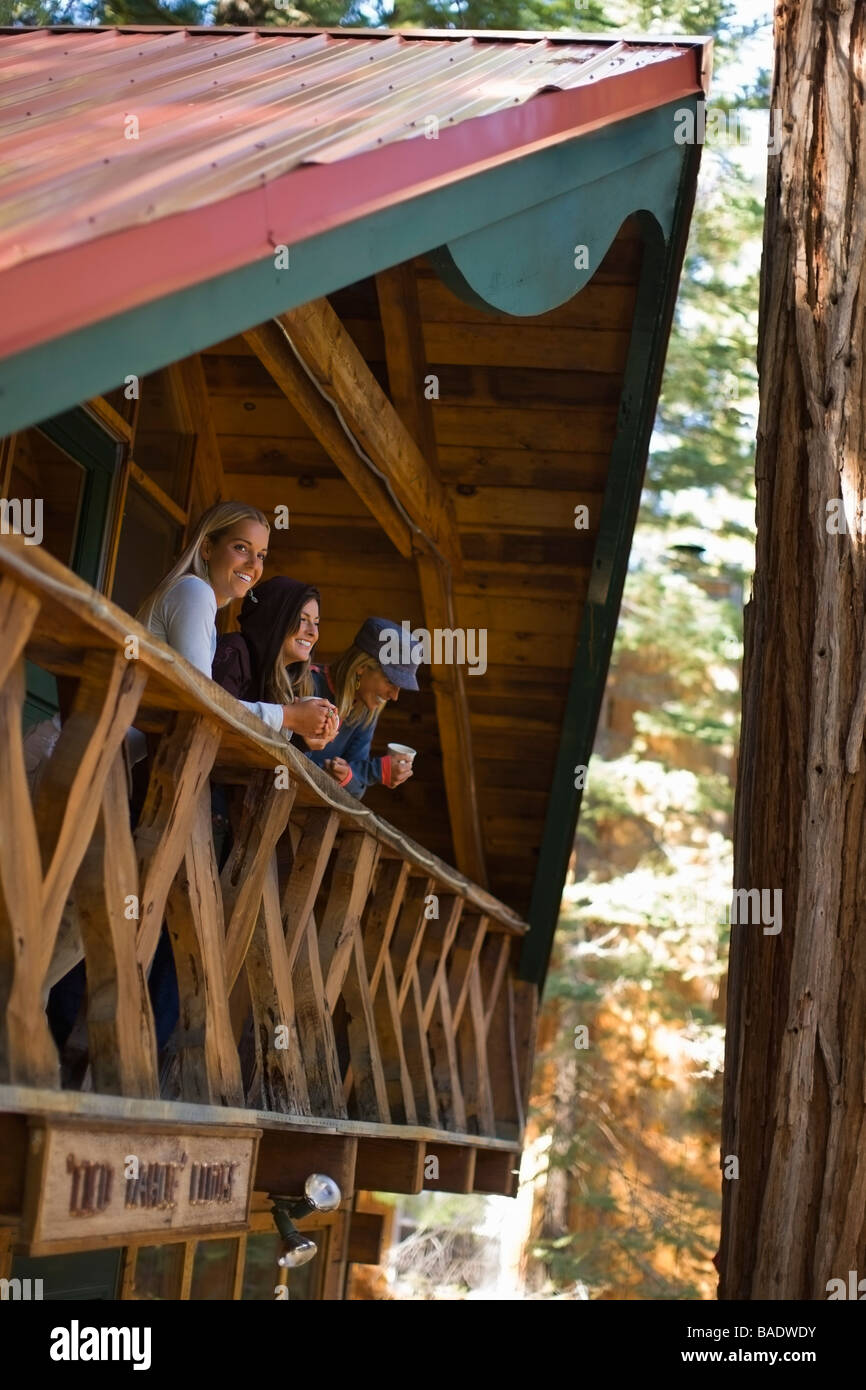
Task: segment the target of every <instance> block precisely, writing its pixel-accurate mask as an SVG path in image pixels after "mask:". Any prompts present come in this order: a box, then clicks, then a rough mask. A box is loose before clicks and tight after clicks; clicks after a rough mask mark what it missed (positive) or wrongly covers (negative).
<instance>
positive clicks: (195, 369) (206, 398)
mask: <svg viewBox="0 0 866 1390" xmlns="http://www.w3.org/2000/svg"><path fill="white" fill-rule="evenodd" d="M169 381H170V383H171V388H172V392H173V394H174V397H175V404H176V407H177V409H178V413H179V416H180V418H181V419H182V420H183V421H184V426H185V428H188V430H189V433H190V434H194V435H195V453H194V455H193V460H192V480H191V481H192V487H191V489H190V490H189V494H188V495H189V508H190V511H191V512H192V514H193V515H192V518H191V519H193V520H194V519H195V516H197V515H198V514H199V513H200V512H203V511H205V510H206V508H207V507H212V506H213V504H214V502H219V501H221V500H222V499H223V497H224V496H225V492H224V487H225V481H224V477H223V463H222V456H221V455H220V448H219V442H218V440H217V435H216V430H215V428H214V423H213V416H212V414H211V408H210V395H209V394H208V389H207V381H206V380H205V374H204V367H203V365H202V360H201V357H200V356H198V354H196V356H195V357H186V358H184V360H183V361H182V362H176V363H173V364H172V366H171V367H170V368H169Z"/></svg>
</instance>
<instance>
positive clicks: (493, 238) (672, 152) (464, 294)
mask: <svg viewBox="0 0 866 1390" xmlns="http://www.w3.org/2000/svg"><path fill="white" fill-rule="evenodd" d="M682 164H683V154H682V149H681V148H678V147H677V146H675V145H672V146H671V147H670V148H669V149H666V150H661V151H659V152H658V153H657V154H653V155H648V156H647V157H646V158H645V159H644V160H642V161H641V165H640V177H639V178H638V179H635V181H634V182H632V181H631V180H629V181H626V180H625V179H624V178H623V176H622V171H621V170H619V169H617V170H615V171H614V172H613V173H610V174H606V175H604V177H602V178H599V179H594V180H593V181H592V182H590V183H586V184H582V185H581V186H580V187H579V188H573V189H569V191H568V192H567V193H562V194H561V195H560V196H559V197H558V198H551V199H549V201H548V202H546V203H537V204H536V205H535V206H534V207H531V208H527V209H525V210H524V211H523V212H519V213H515V214H514V215H513V216H512V217H506V218H504V219H503V220H502V221H501V222H496V223H495V224H493V225H492V226H489V227H483V228H482V229H481V230H480V231H478V232H472V233H470V235H469V236H465V237H460V238H459V239H458V240H456V241H452V242H449V244H448V245H447V246H446V247H441V248H440V249H439V250H438V251H435V252H433V253H432V254H431V255H430V257H429V259H430V261H431V263H432V265H433V269H434V270H435V271H436V273H437V274H438V275H439V278H440V279H441V280H443V281H444V282H445V284H446V285H447V286H448V288H449V289H450V290H452V291H453V293H454V294H456V295H458V296H459V297H460V298H462V299H464V300H467V301H468V302H470V303H472V304H474V305H476V307H479V308H482V309H486V310H490V309H492V310H494V311H495V312H497V313H504V314H514V315H517V316H528V315H531V314H544V313H547V311H548V310H549V309H555V308H556V307H557V306H558V305H560V304H565V303H567V302H568V300H570V299H573V298H574V296H575V295H576V294H578V293H579V292H580V291H581V290H582V289H583V287H584V285H586V284H587V283H588V282H589V281H590V280H591V279H592V277H593V275H594V274H595V272H596V271H597V270H598V268H599V266H600V265H601V263H602V261H603V260H604V257H605V254H606V252H607V250H608V248H609V247H610V245H611V243H612V242H613V240H614V238H615V237H616V234H617V232H618V231H619V229H620V227H621V226H622V224H623V222H625V221H626V219H627V218H628V217H629V216H630V215H631V214H632V213H633V212H635V210H636V209H637V208H639V209H640V210H641V211H642V212H647V213H651V214H652V215H653V216H654V217H655V219H656V221H657V223H658V225H659V227H660V228H661V231H662V233H663V235H664V237H665V239H667V237H668V236H669V235H670V229H671V223H672V220H673V215H674V209H675V207H676V197H677V190H678V188H679V182H680V176H681V173H682ZM636 187H637V188H638V189H639V198H640V201H639V203H637V204H636V203H635V188H636Z"/></svg>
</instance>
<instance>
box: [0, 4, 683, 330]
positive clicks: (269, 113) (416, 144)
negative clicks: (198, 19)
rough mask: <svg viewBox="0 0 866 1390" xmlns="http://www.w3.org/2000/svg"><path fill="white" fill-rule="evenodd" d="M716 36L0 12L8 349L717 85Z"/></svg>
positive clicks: (1, 257)
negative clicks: (74, 23) (154, 23)
mask: <svg viewBox="0 0 866 1390" xmlns="http://www.w3.org/2000/svg"><path fill="white" fill-rule="evenodd" d="M703 52H704V41H703V40H695V39H675V40H665V41H658V40H653V41H650V40H646V41H637V40H632V39H630V40H628V41H621V40H616V39H611V38H607V37H601V38H596V37H585V38H584V37H576V36H573V35H569V36H567V37H561V36H558V35H547V36H536V35H531V36H527V35H525V34H519V35H509V36H500V35H490V34H473V35H462V34H458V33H455V32H451V31H449V32H447V33H442V34H438V35H433V34H430V33H418V32H415V33H407V34H400V33H391V32H389V31H370V30H366V31H359V30H348V29H343V30H329V31H322V30H312V29H302V30H288V29H277V30H274V29H271V30H254V29H242V30H227V29H181V28H171V29H154V28H146V29H115V28H112V29H100V30H96V29H65V30H48V29H39V30H12V31H8V30H7V31H5V32H4V33H0V208H2V211H0V272H5V274H2V285H3V288H2V290H0V297H2V298H3V300H4V318H5V325H4V328H3V331H2V337H0V356H6V355H8V354H9V353H11V352H14V351H20V350H21V349H22V348H25V347H27V346H30V345H32V344H33V343H34V342H38V341H42V340H44V339H46V338H50V337H53V336H56V335H57V334H58V333H60V332H65V331H69V330H71V329H72V328H75V327H79V326H81V325H82V324H83V323H86V322H92V321H95V320H96V319H98V318H101V317H104V316H105V315H107V314H109V313H117V312H119V311H121V310H123V309H124V308H129V307H132V306H133V305H134V304H137V303H142V302H146V301H147V300H150V299H153V298H156V297H158V296H159V295H162V294H165V293H168V292H170V291H171V290H174V289H178V288H182V287H183V286H185V285H188V284H194V283H197V282H198V281H201V280H204V279H209V278H210V277H211V276H214V275H217V274H219V273H221V272H223V271H226V270H230V269H234V268H237V267H238V266H240V265H244V264H248V263H249V262H251V261H253V260H256V259H259V258H262V257H264V256H266V255H268V254H270V253H271V248H272V247H273V246H274V245H275V244H280V243H286V244H296V243H298V242H299V241H301V240H303V239H304V238H306V237H309V236H312V235H316V234H317V233H320V232H322V231H324V230H328V229H330V228H332V227H335V226H339V225H340V224H342V223H345V222H350V221H353V220H355V219H357V218H358V217H360V216H363V215H364V214H366V213H368V212H371V211H373V210H375V209H376V208H380V207H383V206H387V205H389V204H392V203H394V202H399V201H402V200H404V199H408V198H409V197H412V196H415V195H416V194H417V193H419V192H421V191H424V190H425V189H429V188H431V187H435V186H437V185H439V184H442V183H443V182H450V181H453V180H455V179H458V178H462V177H466V176H467V174H469V173H476V172H478V171H479V170H480V169H482V168H486V167H491V166H492V165H494V164H497V163H501V162H503V161H504V160H507V159H509V158H515V157H518V156H520V155H524V154H527V153H529V152H530V151H532V150H535V149H538V148H541V147H543V146H544V145H546V144H551V143H554V142H557V141H561V140H564V139H568V138H571V137H572V136H573V135H575V134H576V133H578V132H580V131H586V130H590V129H592V128H594V127H596V126H598V125H603V124H606V123H608V122H610V121H612V120H618V119H622V118H623V117H624V116H627V115H631V114H636V113H637V112H639V111H643V110H647V109H650V108H651V107H653V106H657V105H660V104H662V103H663V102H667V101H671V100H674V99H676V98H677V97H681V96H685V95H686V94H690V93H695V92H699V91H700V90H701V81H702V75H701V64H702V55H703ZM431 117H435V120H436V122H438V127H433V126H432V124H431V121H430V119H429V118H431ZM434 128H435V129H436V131H437V138H435V139H433V138H430V134H431V131H432V130H433V129H434ZM425 136H426V137H427V138H425ZM216 204H219V205H221V213H220V216H219V218H214V216H213V210H214V205H216ZM203 212H205V214H206V215H205V216H204V217H203V216H202V213H203ZM61 253H62V254H61ZM131 265H134V271H135V273H134V275H133V274H131V273H130V266H131Z"/></svg>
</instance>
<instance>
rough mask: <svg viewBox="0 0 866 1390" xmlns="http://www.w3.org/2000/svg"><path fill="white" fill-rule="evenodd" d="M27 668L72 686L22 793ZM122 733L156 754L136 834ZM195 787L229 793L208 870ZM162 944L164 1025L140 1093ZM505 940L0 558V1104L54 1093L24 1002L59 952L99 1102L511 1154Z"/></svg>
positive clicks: (87, 612) (134, 628)
mask: <svg viewBox="0 0 866 1390" xmlns="http://www.w3.org/2000/svg"><path fill="white" fill-rule="evenodd" d="M25 657H29V658H31V659H33V660H35V661H37V662H38V663H39V664H41V665H43V666H46V667H47V668H48V669H50V670H52V671H54V672H55V673H56V674H57V675H58V676H70V677H74V678H75V693H74V698H73V700H72V704H71V708H70V709H69V710H68V711H67V712H66V716H65V719H64V722H63V726H62V730H61V732H60V734H59V737H58V740H57V743H56V746H55V747H54V750H53V752H52V753H51V756H50V757H49V758H47V759H46V760H45V761H44V763H43V764H42V765H41V767H40V771H39V777H38V779H37V780H36V783H35V789H34V790H33V791H32V792H31V789H30V787H29V786H28V781H27V777H26V773H25V744H24V738H23V732H22V713H23V708H24V699H25ZM130 727H136V728H140V729H145V730H147V731H148V732H151V733H154V734H157V735H158V737H157V738H156V739H155V741H154V742H153V744H152V747H151V750H150V758H149V763H148V769H147V791H146V796H145V797H144V801H143V804H142V805H141V806H140V808H139V809H137V811H136V816H135V825H134V828H133V825H132V817H131V816H130V807H129V800H128V787H127V779H126V772H125V763H124V744H125V739H126V734H127V731H128V730H129V728H130ZM212 777H213V781H214V783H215V784H227V783H228V784H231V783H238V784H241V785H240V786H238V787H236V788H235V789H233V790H232V791H231V792H230V793H229V794H228V799H227V804H228V805H229V808H230V816H231V826H232V835H231V839H230V841H229V842H228V844H227V848H226V851H225V862H224V863H221V861H220V860H218V858H217V850H216V845H215V841H214V820H213V807H212V801H211V795H212V787H211V778H212ZM241 803H242V804H241ZM164 930H167V933H168V940H169V942H170V944H171V948H172V952H173V956H174V963H175V968H176V973H177V984H178V993H179V997H180V1008H179V1014H178V1017H177V1019H176V1021H175V1022H174V1025H173V1034H172V1048H171V1052H170V1055H171V1056H172V1057H173V1058H174V1059H175V1060H174V1062H173V1063H172V1064H171V1065H169V1066H168V1069H166V1054H163V1058H162V1064H161V1072H160V1074H159V1075H158V1067H157V1050H156V1036H155V1026H154V1014H153V1010H152V1007H151V1003H150V998H149V990H148V986H147V983H146V981H147V975H148V971H149V969H150V966H151V962H152V961H153V959H154V953H155V951H156V948H157V944H158V942H159V940H160V935H161V933H162V932H163V931H164ZM524 930H525V924H524V923H523V922H522V921H521V920H520V918H519V917H517V916H516V914H514V913H512V912H511V911H510V910H509V909H508V908H507V907H505V906H504V904H502V903H500V902H498V901H497V899H495V898H494V897H492V896H491V895H490V894H489V893H487V892H485V891H484V890H483V889H481V888H479V887H478V885H477V884H473V883H471V882H470V881H469V880H468V879H466V878H464V877H463V875H462V874H458V873H457V872H456V871H455V870H454V869H452V868H450V866H449V865H447V864H444V863H443V862H442V861H441V860H440V859H438V858H437V857H436V856H435V855H431V854H428V853H427V852H426V851H425V850H424V849H423V847H422V846H420V845H417V844H415V843H414V841H412V840H410V839H408V837H406V836H404V835H402V834H401V833H400V832H399V831H398V830H396V829H395V828H394V827H393V826H390V825H388V824H387V823H386V822H384V821H381V820H379V819H378V817H376V816H374V815H373V814H372V813H371V812H370V811H368V810H367V809H366V808H365V807H363V806H360V805H359V804H358V802H357V801H355V800H354V799H353V798H351V797H348V796H346V794H345V793H343V792H341V791H340V789H339V788H338V787H336V786H335V785H334V783H333V782H332V781H331V779H330V778H327V777H326V776H325V775H324V774H323V773H322V772H321V771H320V770H319V769H318V768H316V767H315V766H314V765H313V764H312V763H310V761H309V760H308V759H306V758H304V757H301V756H300V755H299V754H298V753H297V751H296V750H295V749H293V748H292V747H291V746H290V744H289V743H288V742H287V741H286V740H285V739H284V738H282V737H279V736H275V735H274V734H272V733H271V731H270V730H268V729H266V727H265V726H264V725H262V724H260V723H259V721H258V720H256V719H255V718H253V717H252V716H251V715H249V714H248V713H247V712H246V711H245V710H244V709H243V708H242V706H241V705H239V704H238V703H237V701H235V700H234V699H233V698H232V697H230V696H228V695H227V694H226V693H225V692H224V691H222V690H221V689H220V688H219V687H218V686H216V685H214V684H213V682H211V681H209V680H208V679H206V678H205V677H204V676H203V675H202V674H201V673H200V672H198V671H195V670H193V669H192V667H190V666H189V665H188V664H187V663H186V662H185V661H184V660H182V659H181V658H180V657H179V656H178V655H177V654H176V653H175V652H173V651H172V650H171V649H170V648H168V647H166V646H165V645H164V644H163V643H162V642H160V641H158V640H157V639H156V638H154V637H153V635H152V634H151V633H150V632H148V631H146V630H145V629H144V628H142V627H141V626H140V625H139V624H138V623H136V622H135V621H134V620H133V619H131V618H130V617H129V616H128V615H127V614H125V613H124V612H123V611H122V610H121V609H119V608H117V607H116V606H115V605H114V604H112V603H110V602H109V601H108V600H107V599H105V598H103V597H102V596H101V595H99V594H98V593H96V592H95V591H94V590H92V589H91V588H90V587H89V586H88V585H87V584H85V583H83V582H82V581H81V580H80V579H77V578H76V577H75V576H74V575H72V574H70V573H69V571H68V570H66V569H65V568H64V567H63V566H62V565H60V564H59V563H58V562H57V561H55V560H53V559H52V558H51V557H50V556H48V555H45V554H43V553H42V552H41V551H39V550H38V549H31V548H29V547H25V545H24V542H23V540H20V539H17V538H6V539H5V540H4V541H3V542H2V543H0V960H2V961H4V962H5V968H4V969H3V970H2V971H0V1084H11V1085H18V1086H22V1085H23V1086H25V1087H28V1086H29V1087H36V1088H39V1087H48V1088H49V1089H52V1090H55V1091H56V1090H58V1089H59V1087H60V1082H61V1068H60V1057H59V1055H58V1050H57V1047H56V1046H55V1042H54V1039H53V1037H52V1034H51V1031H50V1030H49V1027H48V1022H47V1018H46V1014H45V1011H44V1001H45V996H46V992H47V990H48V989H49V988H50V987H51V985H52V984H53V983H55V982H56V981H57V980H59V979H60V978H61V977H62V976H64V975H65V974H66V972H67V971H68V970H69V969H70V967H71V965H73V964H74V963H75V962H76V961H78V960H80V959H81V958H82V956H83V957H84V959H85V962H86V967H87V981H88V991H87V1017H86V1029H87V1044H86V1056H87V1058H88V1060H89V1067H90V1077H91V1086H92V1089H93V1090H94V1091H95V1092H97V1093H99V1094H102V1095H121V1096H125V1097H129V1098H138V1099H140V1100H154V1099H156V1098H157V1096H158V1095H159V1094H160V1092H161V1093H162V1096H163V1098H164V1099H170V1100H178V1101H179V1102H182V1103H193V1104H199V1105H210V1106H215V1105H216V1106H222V1107H229V1108H233V1109H237V1108H243V1107H245V1106H246V1107H247V1108H254V1109H256V1110H257V1111H266V1112H269V1113H272V1114H289V1115H296V1116H302V1117H308V1118H328V1119H330V1120H331V1121H332V1122H334V1123H335V1124H337V1125H338V1126H339V1125H340V1124H341V1123H342V1122H344V1121H345V1122H347V1123H348V1122H349V1121H359V1122H363V1123H365V1124H372V1125H381V1126H383V1127H389V1126H390V1127H393V1126H397V1127H398V1128H399V1127H400V1126H404V1127H406V1128H407V1129H410V1128H417V1127H419V1126H420V1127H424V1128H427V1129H429V1130H433V1131H441V1132H442V1133H444V1134H448V1135H451V1134H464V1135H465V1134H470V1135H474V1136H477V1138H478V1143H479V1144H480V1145H481V1146H483V1145H484V1143H485V1141H487V1142H492V1141H507V1142H510V1143H514V1142H519V1140H520V1136H521V1134H522V1130H523V1124H524V1116H525V1102H526V1092H527V1089H528V1085H529V1069H530V1066H531V1061H532V1053H533V1030H534V1018H535V1010H536V1005H537V994H536V990H535V987H534V986H533V985H531V984H527V983H526V982H524V981H521V980H520V979H519V978H518V976H517V971H516V953H515V948H516V947H517V945H518V942H519V937H520V936H521V934H522V932H523V931H524ZM79 1051H80V1049H79Z"/></svg>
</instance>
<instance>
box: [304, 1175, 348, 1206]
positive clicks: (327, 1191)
mask: <svg viewBox="0 0 866 1390" xmlns="http://www.w3.org/2000/svg"><path fill="white" fill-rule="evenodd" d="M304 1196H305V1197H306V1199H307V1201H308V1202H309V1203H310V1206H311V1207H312V1208H313V1210H314V1211H336V1210H337V1207H338V1206H339V1205H340V1202H341V1201H342V1200H343V1194H342V1192H341V1191H340V1189H339V1187H338V1186H337V1184H336V1183H335V1182H334V1179H333V1178H329V1177H328V1175H327V1173H311V1174H310V1176H309V1177H308V1178H307V1181H306V1182H305V1183H304Z"/></svg>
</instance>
